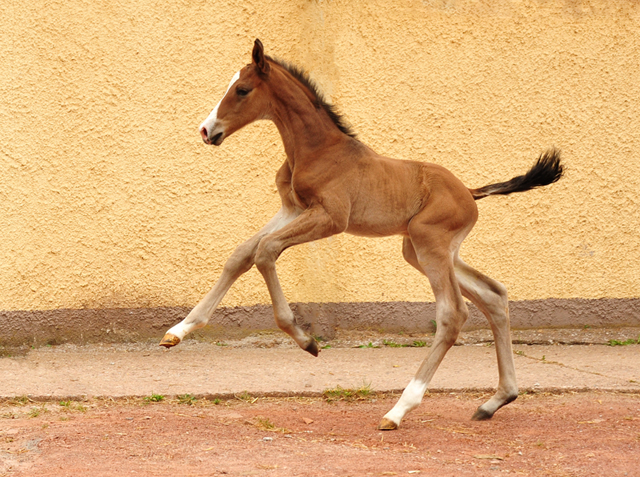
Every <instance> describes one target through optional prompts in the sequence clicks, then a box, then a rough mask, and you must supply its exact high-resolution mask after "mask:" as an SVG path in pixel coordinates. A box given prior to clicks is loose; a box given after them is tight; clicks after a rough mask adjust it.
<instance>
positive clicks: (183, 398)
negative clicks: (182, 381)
mask: <svg viewBox="0 0 640 477" xmlns="http://www.w3.org/2000/svg"><path fill="white" fill-rule="evenodd" d="M196 401H197V399H196V398H195V397H193V396H192V395H191V394H181V395H179V396H178V404H186V405H187V406H193V405H194V404H195V403H196Z"/></svg>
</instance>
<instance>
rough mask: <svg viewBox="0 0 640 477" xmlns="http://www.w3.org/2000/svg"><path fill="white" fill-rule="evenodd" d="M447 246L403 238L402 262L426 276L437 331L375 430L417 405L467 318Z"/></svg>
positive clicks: (396, 422) (395, 424) (396, 421)
mask: <svg viewBox="0 0 640 477" xmlns="http://www.w3.org/2000/svg"><path fill="white" fill-rule="evenodd" d="M412 239H413V235H412ZM415 242H418V243H417V244H416V243H415ZM449 245H450V244H449V242H448V241H447V242H445V243H437V238H435V237H434V239H433V240H429V237H425V236H424V235H422V236H421V237H420V238H419V240H415V241H413V240H410V239H408V238H405V239H404V247H403V254H404V257H405V259H406V260H407V261H408V262H409V263H410V264H411V265H413V266H414V267H416V268H417V269H418V270H419V271H421V272H422V273H424V274H425V275H427V277H428V278H429V282H430V283H431V288H432V289H433V293H434V295H435V298H436V323H437V328H436V335H435V338H434V340H433V345H432V346H431V350H430V351H429V355H428V356H427V358H426V359H425V360H424V362H423V363H422V365H421V366H420V369H418V372H417V373H416V375H415V377H414V378H413V379H412V380H411V382H410V383H409V385H408V386H407V387H406V388H405V390H404V392H403V393H402V396H401V397H400V400H399V401H398V402H397V404H396V405H395V406H394V407H393V409H391V410H390V411H389V412H388V413H387V414H385V416H384V417H383V418H382V421H381V422H380V425H379V429H382V430H392V429H396V428H397V427H398V426H399V425H400V421H402V418H403V417H404V416H405V414H406V413H407V412H409V411H411V410H412V409H414V408H415V407H417V406H418V405H419V404H420V402H421V401H422V398H423V397H424V393H425V391H426V390H427V386H428V385H429V382H430V381H431V378H433V375H434V374H435V372H436V369H437V368H438V366H439V365H440V363H441V362H442V359H443V358H444V355H445V354H446V353H447V351H449V348H451V346H453V344H454V343H455V341H456V338H457V337H458V334H459V333H460V329H461V328H462V325H463V324H464V322H465V321H466V320H467V317H468V316H469V312H468V310H467V305H466V304H465V303H464V300H463V299H462V295H461V294H460V289H459V288H458V281H457V279H456V276H455V271H454V267H453V259H452V256H451V252H450V248H449ZM414 247H415V248H414Z"/></svg>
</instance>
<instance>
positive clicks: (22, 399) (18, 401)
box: [9, 396, 31, 406]
mask: <svg viewBox="0 0 640 477" xmlns="http://www.w3.org/2000/svg"><path fill="white" fill-rule="evenodd" d="M29 401H31V399H29V398H28V397H27V396H18V397H15V398H13V399H12V400H11V401H9V402H10V403H11V404H12V405H14V406H25V405H27V403H28V402H29Z"/></svg>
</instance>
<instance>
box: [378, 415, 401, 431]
mask: <svg viewBox="0 0 640 477" xmlns="http://www.w3.org/2000/svg"><path fill="white" fill-rule="evenodd" d="M397 428H398V424H396V423H395V422H393V421H392V420H391V419H387V418H386V417H383V418H382V421H380V424H379V425H378V429H380V430H381V431H395V430H396V429H397Z"/></svg>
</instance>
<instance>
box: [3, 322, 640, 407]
mask: <svg viewBox="0 0 640 477" xmlns="http://www.w3.org/2000/svg"><path fill="white" fill-rule="evenodd" d="M567 333H568V330H555V331H554V330H540V331H538V332H514V342H515V343H517V344H515V345H514V354H515V364H516V371H517V375H518V383H519V386H520V389H521V390H535V391H541V392H543V391H553V392H558V391H581V390H606V391H620V392H634V393H640V345H639V344H626V345H618V346H610V345H608V344H607V343H609V342H610V340H611V339H615V340H617V341H618V342H624V341H626V340H629V339H636V340H637V338H638V334H639V330H638V329H626V330H622V331H621V330H592V331H590V332H589V333H582V332H580V331H576V330H572V332H571V333H569V334H567ZM567 336H577V337H578V338H579V339H573V338H571V339H567ZM612 336H615V337H616V338H611V337H612ZM630 337H632V338H630ZM430 340H431V338H430V337H424V338H420V337H418V338H416V337H406V336H398V335H393V336H391V335H388V336H387V337H382V336H373V337H372V336H366V335H362V336H357V337H355V338H353V337H351V338H350V339H344V338H343V339H341V340H340V339H338V340H335V341H334V342H328V343H322V344H323V345H324V346H325V347H327V348H326V349H323V350H322V351H321V353H320V356H319V357H318V358H314V357H312V356H311V355H309V354H307V353H305V352H304V351H302V350H300V349H298V348H295V347H294V346H293V345H292V344H291V342H290V341H289V340H288V338H287V337H286V336H283V335H282V334H278V333H276V334H274V335H269V336H266V337H265V336H262V337H257V338H256V337H254V338H247V339H244V340H240V341H237V342H227V343H221V342H218V343H203V342H197V341H193V340H186V341H185V342H183V343H181V344H180V345H179V346H177V347H175V348H173V349H170V350H165V349H164V348H160V347H158V346H157V344H156V343H155V341H154V342H148V343H137V344H116V345H86V346H74V345H63V346H57V347H44V348H39V349H34V350H31V351H29V352H28V353H26V354H25V355H23V356H16V357H9V356H5V357H2V358H0V398H13V397H17V396H23V395H27V396H29V397H31V398H32V399H34V400H39V399H45V400H62V399H69V398H72V399H81V398H84V397H98V396H110V397H139V396H149V395H151V394H152V393H156V394H162V395H165V396H174V395H180V394H186V393H189V394H192V395H195V396H210V397H215V396H220V397H225V396H230V395H233V394H239V393H243V392H245V391H246V392H248V393H249V394H251V395H255V396H259V395H313V394H320V393H322V391H323V390H325V389H329V388H335V387H336V386H341V387H343V388H359V387H361V386H363V385H368V386H370V387H371V389H373V390H375V391H399V390H402V389H403V388H404V386H406V385H407V383H408V382H409V380H410V379H411V377H412V376H413V374H414V373H415V371H416V370H417V368H418V366H419V365H420V362H421V360H422V359H423V358H424V357H425V356H426V354H427V352H428V347H423V346H420V345H422V343H421V342H420V341H424V342H426V343H427V345H428V343H429V341H430ZM358 343H359V344H358ZM459 343H460V345H459V346H455V347H453V348H452V349H451V350H450V351H449V353H448V354H447V356H446V357H445V359H444V361H443V363H442V365H441V366H440V368H439V369H438V371H437V373H436V375H435V377H434V379H433V381H432V383H431V385H430V387H429V388H430V390H431V391H450V392H453V391H462V390H479V391H487V390H493V389H494V388H495V386H496V384H497V380H498V377H497V365H496V357H495V349H494V347H493V344H492V343H491V341H490V334H489V333H488V332H475V335H473V333H468V334H466V335H464V334H463V335H462V336H461V338H460V340H459ZM401 344H404V345H414V346H412V347H399V346H400V345H401ZM357 346H362V347H357ZM376 346H379V347H376Z"/></svg>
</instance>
